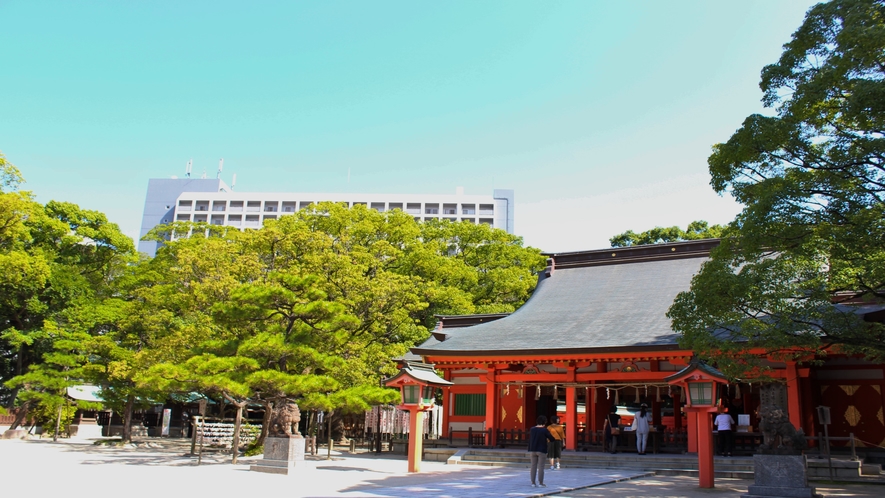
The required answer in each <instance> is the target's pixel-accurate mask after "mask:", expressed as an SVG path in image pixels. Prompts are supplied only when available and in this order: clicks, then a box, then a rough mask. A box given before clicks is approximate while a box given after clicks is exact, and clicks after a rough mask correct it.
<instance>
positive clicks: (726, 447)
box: [713, 408, 734, 456]
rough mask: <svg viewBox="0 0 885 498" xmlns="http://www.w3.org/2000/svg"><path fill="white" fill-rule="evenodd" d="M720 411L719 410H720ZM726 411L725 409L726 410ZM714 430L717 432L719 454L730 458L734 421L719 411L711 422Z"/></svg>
mask: <svg viewBox="0 0 885 498" xmlns="http://www.w3.org/2000/svg"><path fill="white" fill-rule="evenodd" d="M720 410H721V408H720ZM726 411H727V409H726ZM713 425H715V426H716V430H717V431H719V454H720V455H722V456H731V452H732V449H733V448H732V447H733V446H734V434H733V432H732V429H733V428H734V419H733V418H731V415H729V414H728V413H726V412H725V411H720V412H719V415H716V419H715V420H714V421H713Z"/></svg>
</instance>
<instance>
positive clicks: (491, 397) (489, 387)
mask: <svg viewBox="0 0 885 498" xmlns="http://www.w3.org/2000/svg"><path fill="white" fill-rule="evenodd" d="M498 391H499V390H498V388H497V385H496V384H495V367H494V366H493V365H489V370H488V374H487V375H486V431H488V435H489V436H488V437H489V441H488V445H489V446H495V419H496V417H497V413H498V410H497V407H498V402H497V399H498V398H497V397H498Z"/></svg>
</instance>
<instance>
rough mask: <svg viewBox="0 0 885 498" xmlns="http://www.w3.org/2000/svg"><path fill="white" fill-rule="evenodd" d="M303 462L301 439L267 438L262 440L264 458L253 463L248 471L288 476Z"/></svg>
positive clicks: (302, 440) (294, 437)
mask: <svg viewBox="0 0 885 498" xmlns="http://www.w3.org/2000/svg"><path fill="white" fill-rule="evenodd" d="M303 462H304V438H303V437H301V436H291V437H268V438H267V439H265V440H264V457H263V458H262V459H261V460H258V461H257V462H255V464H254V465H252V466H251V467H250V468H249V470H253V471H255V472H265V473H268V474H283V475H289V474H290V473H292V472H294V471H295V468H296V467H298V466H300V465H301V464H303Z"/></svg>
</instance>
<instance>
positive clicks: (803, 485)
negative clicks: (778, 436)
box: [741, 455, 820, 498]
mask: <svg viewBox="0 0 885 498" xmlns="http://www.w3.org/2000/svg"><path fill="white" fill-rule="evenodd" d="M753 471H754V473H755V484H754V485H752V486H749V487H748V489H747V494H745V495H741V498H758V497H773V496H778V497H787V498H819V497H820V495H819V494H817V493H815V489H814V488H812V487H809V486H808V471H807V464H806V461H805V455H753Z"/></svg>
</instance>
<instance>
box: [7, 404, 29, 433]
mask: <svg viewBox="0 0 885 498" xmlns="http://www.w3.org/2000/svg"><path fill="white" fill-rule="evenodd" d="M33 405H34V401H33V400H30V399H29V400H27V401H25V402H24V403H22V406H20V407H18V410H16V411H15V420H13V421H12V425H10V426H9V428H10V429H17V428H18V426H19V425H21V424H22V422H24V421H25V419H26V418H27V417H28V412H29V411H31V407H32V406H33Z"/></svg>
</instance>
